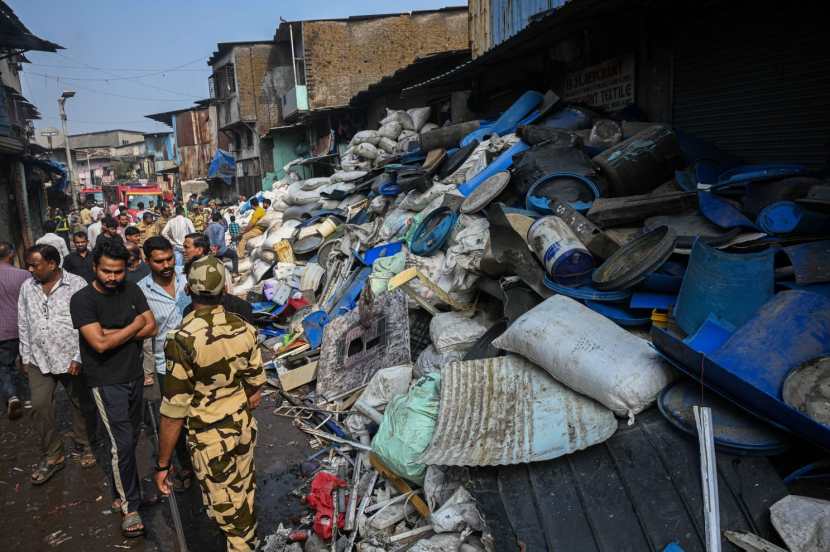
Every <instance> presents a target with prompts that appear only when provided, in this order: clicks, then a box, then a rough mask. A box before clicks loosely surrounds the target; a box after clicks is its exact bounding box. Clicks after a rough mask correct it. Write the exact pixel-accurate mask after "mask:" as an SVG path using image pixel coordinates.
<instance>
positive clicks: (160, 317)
mask: <svg viewBox="0 0 830 552" xmlns="http://www.w3.org/2000/svg"><path fill="white" fill-rule="evenodd" d="M186 285H187V277H186V276H185V275H184V274H182V273H181V267H179V266H177V267H176V296H175V297H170V295H168V294H167V292H166V291H164V288H162V287H161V286H160V285H158V284H157V283H156V282H155V280H153V275H152V274H150V275H148V276H145V277H144V278H142V279H141V281H140V282H138V287H139V289H140V290H141V291H142V292H144V296H145V297H146V298H147V304H148V305H149V306H150V310H151V311H153V316H154V317H155V318H156V329H157V330H158V333H157V334H156V337H154V338H153V359H154V361H155V365H156V372H158V373H159V374H165V373H167V362H166V361H165V358H164V341H165V339H167V334H168V333H169V332H172V331H173V330H178V329H179V326H181V324H182V317H183V313H184V309H185V308H187V306H188V305H189V304H190V296H189V295H188V294H187V292H186V291H185V286H186Z"/></svg>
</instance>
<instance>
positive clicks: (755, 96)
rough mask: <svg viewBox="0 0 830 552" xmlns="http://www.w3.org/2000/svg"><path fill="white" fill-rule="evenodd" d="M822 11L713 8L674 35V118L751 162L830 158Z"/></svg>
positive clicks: (829, 56)
mask: <svg viewBox="0 0 830 552" xmlns="http://www.w3.org/2000/svg"><path fill="white" fill-rule="evenodd" d="M741 5H742V6H746V4H743V3H741ZM720 7H723V6H722V5H721V6H720ZM802 8H805V9H802ZM701 11H702V12H703V11H704V10H701ZM814 11H815V10H814V8H812V7H810V6H808V5H807V4H804V5H802V4H800V3H789V4H787V7H784V8H778V10H776V11H775V12H769V13H764V12H762V11H761V10H757V13H754V14H752V13H749V14H748V13H747V10H746V9H744V10H742V11H741V12H738V11H735V12H731V13H730V11H727V10H726V9H723V10H721V9H711V8H710V9H709V10H708V13H707V14H706V15H702V14H701V15H700V20H699V21H695V22H689V23H690V24H689V25H684V27H685V28H686V29H688V30H687V31H683V32H680V33H678V34H677V35H675V41H674V44H675V46H674V54H675V56H674V86H673V108H672V117H673V124H674V126H675V127H676V128H679V129H683V130H685V131H687V132H689V133H692V134H694V135H695V136H697V137H700V138H703V139H705V140H707V141H710V142H713V143H714V144H716V145H717V146H718V147H720V148H721V149H723V150H725V151H727V152H729V153H732V154H734V155H737V156H738V157H740V158H742V159H743V160H744V161H746V162H748V163H765V162H775V163H786V162H798V163H804V164H806V165H808V166H810V167H812V168H821V167H824V166H826V165H828V159H830V47H828V45H827V33H826V24H825V23H824V21H825V20H824V18H823V17H821V16H820V15H819V13H818V12H815V13H811V12H814ZM747 18H749V20H747Z"/></svg>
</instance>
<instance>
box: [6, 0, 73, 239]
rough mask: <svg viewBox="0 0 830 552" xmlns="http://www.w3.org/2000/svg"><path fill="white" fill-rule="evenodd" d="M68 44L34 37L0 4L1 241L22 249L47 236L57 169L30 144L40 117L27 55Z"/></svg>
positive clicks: (41, 149)
mask: <svg viewBox="0 0 830 552" xmlns="http://www.w3.org/2000/svg"><path fill="white" fill-rule="evenodd" d="M59 49H63V47H62V46H60V45H58V44H55V43H54V42H49V41H48V40H44V39H42V38H39V37H37V36H35V35H34V34H32V32H31V31H30V30H29V29H27V28H26V26H25V25H24V24H23V22H22V21H20V19H18V17H17V16H16V15H15V13H14V12H13V11H12V10H11V8H9V7H8V6H7V5H6V3H5V2H3V1H2V0H0V240H5V241H9V242H11V243H13V244H15V245H16V246H17V248H18V250H19V251H22V249H23V248H24V247H29V246H31V245H33V244H34V240H35V239H37V238H38V237H39V236H40V235H41V234H42V223H43V220H44V217H45V213H46V206H47V205H46V190H45V186H44V183H45V182H47V181H49V180H51V178H52V177H51V174H50V172H52V171H53V169H51V168H50V167H51V165H50V164H49V163H48V162H46V161H44V160H41V159H39V158H38V157H37V155H38V154H40V153H41V152H42V151H43V148H41V147H39V146H37V145H36V144H32V143H30V140H31V139H32V136H33V133H34V128H33V126H32V121H34V120H36V119H39V118H40V114H39V113H38V110H37V108H36V107H35V106H34V105H32V103H31V102H29V101H28V100H27V99H26V98H25V96H24V95H23V88H22V87H21V84H20V72H21V71H22V70H23V64H24V63H28V60H27V59H26V56H25V52H27V51H30V50H32V51H41V52H56V51H57V50H59Z"/></svg>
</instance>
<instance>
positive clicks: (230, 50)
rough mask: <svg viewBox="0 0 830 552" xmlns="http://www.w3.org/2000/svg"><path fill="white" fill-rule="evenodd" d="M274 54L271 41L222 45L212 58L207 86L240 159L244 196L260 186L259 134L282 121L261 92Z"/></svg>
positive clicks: (221, 132)
mask: <svg viewBox="0 0 830 552" xmlns="http://www.w3.org/2000/svg"><path fill="white" fill-rule="evenodd" d="M274 55H275V47H274V43H273V42H271V41H270V40H267V41H254V42H221V43H219V44H217V46H216V51H215V52H213V55H211V57H210V59H209V60H208V65H210V67H211V69H212V70H213V73H212V74H211V76H210V77H209V79H208V84H209V88H210V98H211V104H212V105H213V106H215V108H216V121H215V122H216V128H217V131H218V134H219V135H222V136H223V137H224V138H225V139H227V140H228V143H229V145H230V152H231V153H232V154H233V156H234V158H235V159H236V186H237V188H238V190H239V191H240V193H243V194H245V195H250V194H252V193H255V192H257V191H259V189H260V188H261V184H262V174H264V171H263V167H262V159H261V157H260V151H261V146H260V136H261V135H262V134H264V133H265V132H267V129H269V128H270V127H271V126H273V125H275V124H276V123H277V121H278V119H277V114H278V112H279V110H278V107H277V106H276V105H273V103H272V102H271V100H270V99H269V98H268V97H267V96H266V94H265V92H264V91H263V88H262V80H263V77H264V76H265V74H266V72H267V71H268V67H269V66H270V65H271V64H272V63H276V60H274V59H272V58H273V56H274ZM217 140H218V138H217ZM223 149H224V148H223ZM212 154H213V152H211V155H212ZM266 163H268V161H266ZM268 166H270V165H268ZM268 166H266V168H265V169H266V171H265V172H267V169H268Z"/></svg>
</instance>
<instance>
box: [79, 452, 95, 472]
mask: <svg viewBox="0 0 830 552" xmlns="http://www.w3.org/2000/svg"><path fill="white" fill-rule="evenodd" d="M97 463H98V460H96V459H95V455H94V454H93V453H92V449H84V452H83V453H82V454H81V468H83V469H89V468H92V467H95V464H97Z"/></svg>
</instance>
